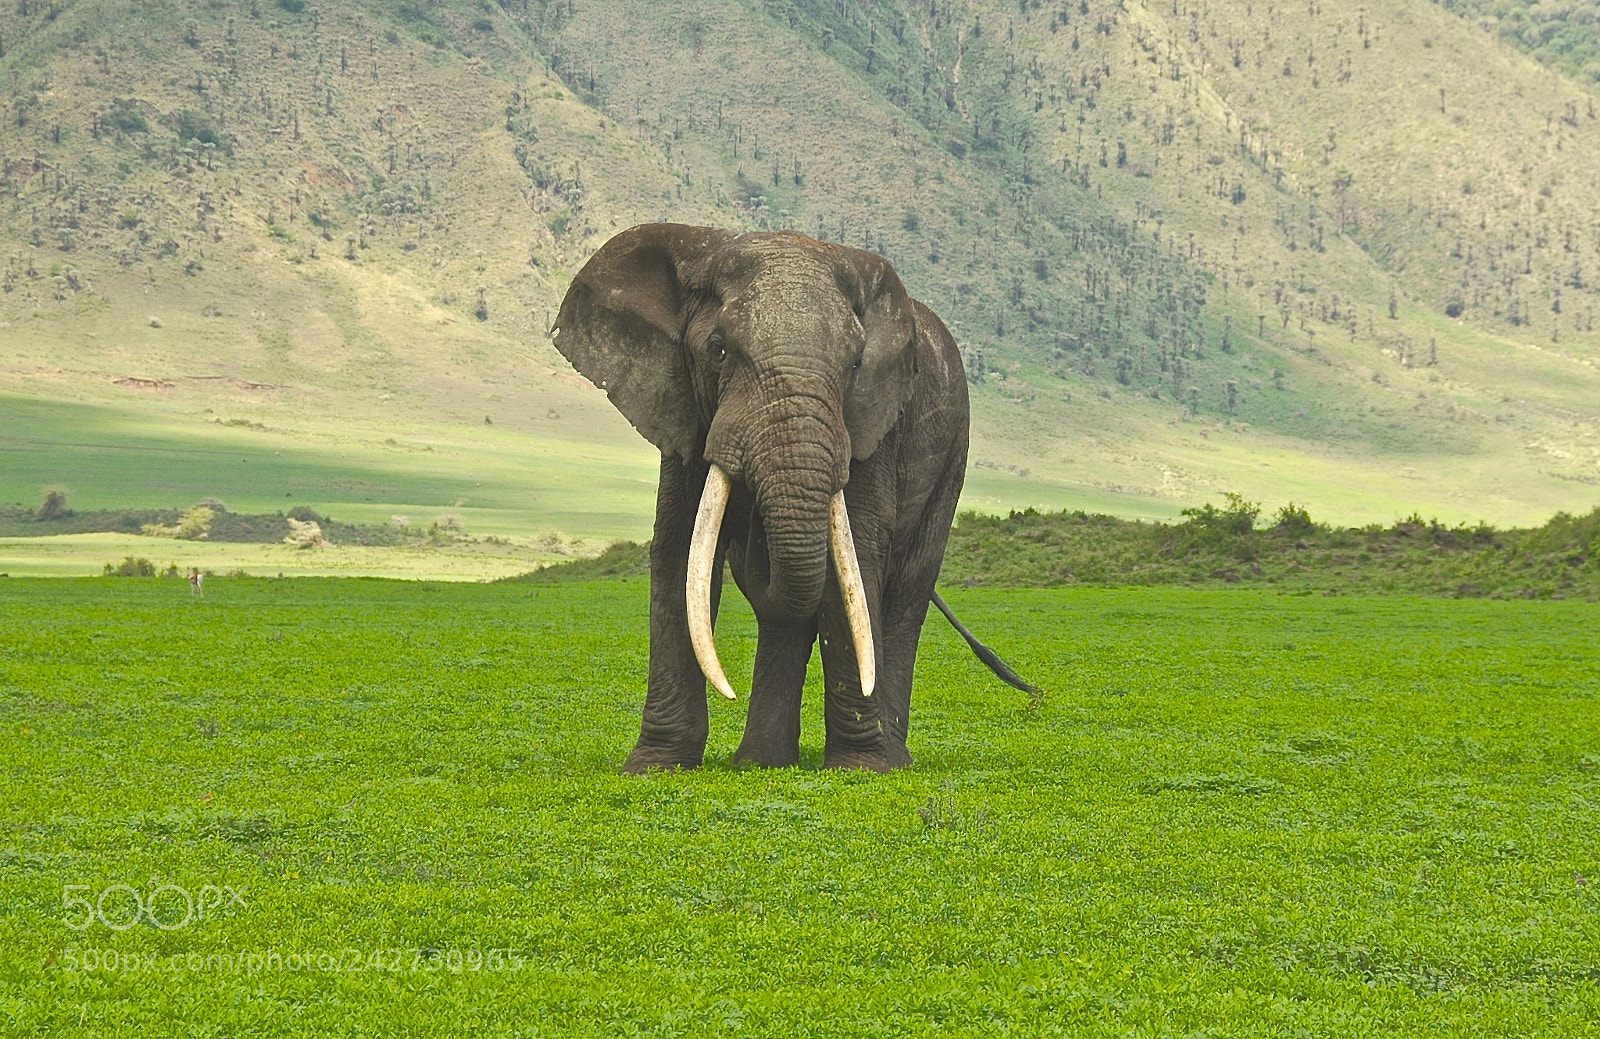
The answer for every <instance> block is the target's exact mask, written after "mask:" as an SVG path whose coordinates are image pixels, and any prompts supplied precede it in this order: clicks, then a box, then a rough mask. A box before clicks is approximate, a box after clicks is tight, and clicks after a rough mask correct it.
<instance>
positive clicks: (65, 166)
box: [0, 0, 1600, 535]
mask: <svg viewBox="0 0 1600 1039" xmlns="http://www.w3.org/2000/svg"><path fill="white" fill-rule="evenodd" d="M0 37H3V40H4V50H5V53H4V55H3V57H0V74H4V75H5V77H6V79H9V81H10V84H11V86H12V95H11V98H10V107H9V111H8V117H7V119H6V121H5V125H4V128H3V129H0V153H3V155H4V167H3V178H4V185H5V189H6V194H5V197H4V198H3V199H0V240H3V242H0V248H3V250H4V255H6V256H7V257H8V260H7V262H6V268H5V271H4V273H3V274H0V279H3V285H4V288H5V292H4V293H3V294H0V322H4V324H5V329H4V341H3V345H0V391H9V392H12V393H18V394H23V395H25V396H28V397H31V398H34V399H36V400H42V401H46V402H49V401H56V402H66V401H71V402H74V403H75V404H76V405H77V406H79V407H80V408H81V407H83V406H91V405H99V406H114V409H115V410H113V411H105V410H100V411H96V412H95V414H97V415H99V416H101V417H102V418H104V419H106V421H105V423H104V425H106V427H107V428H108V429H112V427H115V428H114V429H112V431H111V432H110V433H108V434H107V435H108V436H111V437H113V438H115V437H117V436H123V437H134V436H137V435H141V434H142V433H145V432H149V431H150V430H151V429H159V430H161V431H163V432H164V433H168V432H170V433H173V435H175V436H178V437H179V438H180V439H181V438H185V437H187V438H190V439H191V440H192V441H193V443H194V444H196V445H197V446H196V447H195V450H196V451H197V452H200V451H208V450H210V447H208V446H206V445H212V443H213V441H214V440H215V438H216V437H217V435H218V434H220V433H224V432H225V433H226V434H227V436H229V437H246V438H250V437H255V438H257V439H256V440H255V443H256V444H257V445H258V446H260V447H263V448H270V449H271V450H272V451H273V452H275V454H274V456H273V457H281V455H282V453H287V454H288V455H290V456H291V457H294V456H297V455H298V454H300V453H302V452H308V451H320V452H323V453H324V454H330V455H331V454H333V453H338V452H339V451H340V446H339V445H341V444H345V443H357V442H358V443H365V444H370V445H379V446H380V447H381V446H382V445H385V443H386V442H387V441H389V440H394V441H395V442H396V443H395V447H402V446H405V447H406V448H407V449H409V450H416V451H420V450H422V449H423V448H431V449H433V451H434V452H435V455H434V458H433V459H432V461H433V462H435V463H437V464H438V465H441V466H444V467H445V468H446V469H448V470H449V471H450V473H451V475H452V477H459V479H452V480H446V481H444V483H448V484H449V486H448V487H446V486H444V483H441V485H440V487H439V488H438V490H437V491H434V490H430V489H429V488H428V487H418V486H415V483H416V481H411V482H410V484H411V485H410V486H404V487H402V486H400V483H402V482H396V481H384V480H380V479H376V478H374V479H367V478H366V475H365V474H367V473H368V472H369V468H368V467H369V466H375V465H377V464H378V463H377V462H375V461H374V460H373V458H372V457H370V456H371V452H365V451H361V452H354V454H356V455H358V456H359V457H354V458H347V459H345V461H346V462H347V463H348V464H349V466H350V469H351V477H350V479H349V480H348V481H346V483H347V484H349V486H346V487H340V486H338V485H337V484H338V481H326V482H324V483H323V484H318V485H315V486H313V487H310V488H305V487H302V488H301V489H300V494H301V495H302V496H304V495H310V496H311V497H312V501H310V502H309V504H314V505H318V506H322V507H324V508H333V509H335V510H338V511H339V512H340V514H341V515H349V516H350V517H351V518H353V519H360V520H368V519H372V518H375V517H379V516H381V515H385V514H387V513H388V512H389V511H394V510H408V511H419V510H426V509H433V508H441V507H452V506H453V507H458V508H461V507H464V508H465V509H467V510H471V509H472V508H473V507H474V506H475V505H476V504H478V503H477V502H475V501H474V500H473V499H474V498H475V497H478V496H479V495H480V492H479V488H480V487H484V490H483V491H482V492H481V497H482V498H483V502H482V504H483V505H484V508H485V512H484V513H483V515H482V516H481V517H476V516H472V515H470V514H469V517H468V518H469V526H470V525H471V523H472V522H474V521H477V522H481V523H484V524H488V525H489V526H490V527H496V529H507V530H520V531H524V532H531V531H534V530H538V529H541V528H545V527H549V526H553V525H556V523H557V522H559V523H560V524H561V525H562V526H564V527H565V528H567V529H575V530H585V529H590V528H593V529H595V530H599V529H601V528H603V529H604V530H605V531H606V532H607V533H608V535H609V534H611V533H625V534H626V533H632V534H634V535H637V534H640V533H643V530H644V528H645V526H646V523H647V516H648V512H649V509H650V501H651V498H650V492H649V470H650V467H651V460H650V459H651V452H650V450H649V448H648V447H647V445H644V444H643V442H642V441H640V440H638V438H637V437H636V436H635V434H633V432H632V431H631V430H630V429H629V428H628V427H627V426H626V424H625V423H623V422H622V420H621V419H620V418H618V417H617V416H616V415H615V414H614V413H613V412H612V411H611V410H610V408H609V406H608V405H607V404H606V402H605V401H604V399H603V398H602V397H600V395H599V394H598V393H597V392H596V391H594V390H593V389H592V388H590V387H588V386H587V384H586V383H583V381H582V380H581V379H577V378H576V377H575V376H573V375H572V373H571V372H570V369H568V368H567V366H566V365H565V363H564V362H563V361H562V360H561V359H560V358H559V356H557V355H556V354H555V353H554V351H553V350H552V349H551V348H550V346H549V344H548V342H547V340H546V338H545V336H544V329H545V328H546V327H547V326H548V322H549V319H550V317H551V315H552V314H553V312H554V308H555V306H556V304H557V303H558V301H559V299H560V295H561V293H562V291H564V288H565V285H566V281H567V280H568V278H570V275H571V273H572V271H573V270H575V269H576V267H577V266H578V265H579V264H581V263H582V262H583V260H584V259H585V258H586V257H587V256H588V254H589V253H590V252H591V251H592V250H593V249H594V248H596V247H598V246H599V244H600V243H601V242H603V241H604V240H605V239H606V238H607V237H608V236H609V235H610V234H612V233H614V232H615V231H616V230H620V229H621V228H623V227H626V226H629V225H631V224H633V223H636V222H639V221H641V220H650V219H673V220H685V221H690V222H698V223H712V224H719V225H723V226H733V227H751V228H755V227H773V226H792V227H796V228H799V229H800V230H803V231H806V232H807V233H812V234H818V235H820V236H823V237H827V238H830V239H834V240H844V241H848V242H849V243H851V244H854V245H863V246H866V247H869V248H873V249H876V250H878V251H880V252H883V253H884V254H885V255H887V256H889V258H890V259H891V260H893V261H894V262H895V263H896V264H897V266H899V267H900V269H901V271H902V274H903V275H904V277H905V279H906V281H907V283H908V284H909V285H910V286H911V287H912V289H913V291H914V292H915V293H916V294H917V295H919V296H920V297H921V298H923V299H925V300H927V301H928V302H929V303H930V304H931V305H933V306H934V307H935V309H937V310H938V311H939V312H940V313H941V314H943V315H944V316H945V317H946V318H947V319H948V321H949V322H950V324H951V326H952V328H954V329H955V331H956V332H957V335H958V338H960V340H961V341H962V343H963V346H964V348H965V349H966V351H967V354H968V366H969V372H970V373H971V378H972V380H973V383H974V385H973V390H974V410H975V418H974V424H975V429H974V451H973V469H972V475H971V478H970V480H969V495H968V504H969V505H975V506H977V507H980V508H982V507H989V508H997V507H1001V508H1003V507H1006V506H1013V505H1017V506H1020V505H1024V504H1037V505H1041V506H1047V507H1057V508H1059V507H1062V506H1066V505H1071V506H1073V507H1084V508H1088V509H1090V510H1109V511H1116V512H1119V513H1121V514H1124V515H1144V516H1154V517H1170V516H1172V515H1175V514H1176V512H1177V510H1178V509H1179V508H1181V507H1182V506H1183V505H1185V504H1192V503H1194V502H1196V501H1198V500H1201V499H1203V498H1204V497H1206V496H1207V495H1208V494H1215V492H1216V491H1218V490H1220V489H1233V490H1239V491H1241V492H1244V493H1246V494H1248V495H1249V496H1251V497H1253V498H1256V499H1260V500H1263V501H1265V502H1266V503H1267V505H1268V507H1269V508H1270V507H1275V506H1276V505H1278V504H1281V503H1283V502H1284V501H1286V500H1290V499H1293V500H1295V501H1298V502H1302V503H1305V504H1308V505H1310V506H1311V507H1312V508H1313V511H1315V512H1316V513H1317V514H1318V515H1319V516H1327V517H1328V518H1330V519H1332V520H1335V521H1338V522H1352V523H1353V522H1365V521H1372V520H1379V521H1387V520H1392V519H1394V518H1396V517H1397V516H1400V515H1405V514H1408V513H1410V512H1411V511H1413V510H1414V509H1421V510H1423V511H1424V512H1427V513H1430V514H1432V513H1437V514H1438V515H1439V516H1440V518H1442V519H1445V520H1447V521H1451V522H1454V521H1458V520H1474V519H1479V518H1484V519H1488V520H1491V521H1494V522H1515V523H1526V522H1534V521H1538V520H1542V519H1543V518H1544V517H1545V516H1547V515H1548V514H1549V513H1551V512H1553V511H1555V510H1556V509H1559V508H1566V509H1569V510H1573V511H1586V510H1587V508H1588V507H1589V506H1591V505H1592V503H1593V501H1594V499H1595V497H1596V490H1595V487H1596V484H1597V481H1600V443H1597V442H1596V440H1595V439H1594V437H1595V433H1596V430H1597V428H1600V416H1597V414H1596V411H1597V404H1596V402H1597V401H1600V370H1597V369H1596V357H1597V355H1600V349H1597V342H1600V340H1597V336H1600V333H1596V332H1594V330H1593V329H1592V312H1593V309H1594V305H1593V304H1594V295H1595V292H1596V288H1595V283H1596V280H1597V279H1600V233H1597V232H1596V230H1595V228H1596V226H1597V216H1600V186H1597V184H1596V183H1595V182H1594V178H1593V176H1592V174H1591V173H1589V172H1588V171H1589V170H1592V169H1593V168H1596V162H1595V159H1596V157H1597V154H1600V121H1597V120H1596V118H1595V116H1594V114H1593V111H1594V108H1593V104H1592V96H1591V95H1589V94H1587V93H1585V92H1584V90H1583V88H1581V87H1580V86H1579V85H1577V84H1576V83H1574V82H1572V81H1569V80H1567V79H1564V78H1562V77H1561V75H1560V74H1558V73H1556V72H1553V71H1550V70H1548V69H1545V68H1543V67H1541V66H1540V65H1539V64H1538V63H1536V62H1535V61H1533V60H1532V59H1530V58H1529V57H1527V56H1525V55H1523V54H1522V53H1520V52H1519V51H1517V50H1515V49H1514V48H1512V47H1511V46H1509V45H1507V44H1506V43H1504V42H1501V41H1500V40H1499V38H1498V37H1496V36H1494V35H1492V34H1489V33H1486V32H1484V31H1483V30H1482V29H1480V28H1479V27H1477V25H1476V24H1475V23H1474V22H1472V21H1470V20H1468V19H1467V18H1465V17H1460V16H1457V15H1454V14H1451V13H1450V12H1448V11H1445V10H1442V9H1439V8H1436V7H1433V6H1432V5H1428V4H1422V3H1418V2H1413V0H1387V2H1385V3H1381V4H1369V5H1366V6H1365V7H1363V8H1360V9H1357V8H1355V7H1353V6H1349V7H1347V6H1340V7H1337V8H1335V7H1333V6H1329V5H1323V4H1313V5H1310V6H1309V7H1307V8H1305V9H1295V10H1292V11H1290V10H1279V9H1277V8H1276V7H1273V8H1270V9H1268V10H1257V9H1256V7H1255V5H1253V4H1251V3H1247V2H1245V0H1230V2H1224V3H1211V4H1208V5H1205V6H1204V7H1193V6H1185V5H1184V4H1183V3H1181V2H1180V3H1177V4H1174V5H1172V6H1170V7H1167V6H1159V5H1158V7H1145V6H1143V5H1141V4H1138V3H1134V2H1132V0H1129V2H1126V3H1119V4H1112V3H1107V2H1104V0H1098V2H1091V0H1080V2H1077V3H1071V4H1067V3H1061V2H1055V3H1048V4H1040V3H1034V2H1033V0H1025V2H1023V3H1021V4H1020V5H1010V4H1007V5H1001V4H988V3H984V2H976V0H975V2H971V3H960V4H955V3H939V2H935V3H932V4H921V3H918V4H900V3H894V2H883V3H877V4H860V3H850V2H839V3H826V4H820V3H809V2H799V3H779V2H772V3H761V2H757V0H748V2H746V0H694V2H691V3H684V4H677V5H672V6H671V8H670V9H668V10H666V11H663V10H661V9H660V8H659V7H657V6H654V5H649V4H646V3H643V2H631V0H620V2H616V3H606V4H579V3H559V4H548V3H539V2H537V0H535V2H528V3H524V2H508V3H505V4H503V5H499V6H496V5H489V4H478V5H474V4H467V3H453V2H441V3H432V4H420V3H418V4H403V5H400V6H398V7H393V8H391V7H389V6H387V5H380V4H377V3H364V2H358V3H342V4H338V5H324V6H323V7H321V8H318V7H314V6H306V5H304V4H301V3H299V2H297V0H283V2H281V3H278V4H267V3H262V2H241V3H226V2H213V3H210V4H207V5H204V6H199V5H191V4H183V3H177V2H171V0H167V2H162V0H154V2H145V3H140V4H137V5H134V4H126V3H121V2H118V0H78V2H77V3H57V4H54V5H49V6H41V5H32V4H25V5H13V6H9V7H7V8H6V9H5V10H4V11H0ZM3 82H4V80H0V83H3ZM1441 89H1442V90H1443V94H1441V93H1440V90H1441ZM1469 156H1470V159H1469V158H1468V157H1469ZM0 406H3V405H0ZM7 407H8V411H10V413H11V414H18V415H20V414H21V411H20V410H17V409H15V408H14V407H11V406H7ZM30 414H32V412H30ZM67 414H68V413H67V412H62V413H61V415H62V416H63V417H62V418H61V423H62V424H63V425H70V422H71V420H69V419H68V418H66V417H64V416H66V415H67ZM113 417H114V418H115V419H116V421H115V422H112V421H110V419H111V418H113ZM41 421H43V420H41ZM219 421H220V422H221V423H228V422H233V423H236V425H235V426H232V427H220V428H219V425H218V423H219ZM43 424H44V425H45V426H49V425H50V422H48V421H43ZM13 425H14V424H13V423H7V428H6V429H5V430H3V431H0V436H3V437H5V438H6V443H5V444H4V445H3V446H4V447H5V448H6V450H5V451H4V452H3V453H0V499H31V498H34V497H35V496H36V495H37V494H38V493H39V492H40V490H41V489H42V487H43V486H44V485H45V484H47V483H64V484H66V485H67V486H68V487H69V489H70V490H71V491H72V493H73V494H74V495H76V496H78V497H79V498H80V499H82V500H83V502H84V504H89V505H94V504H102V505H106V506H137V505H147V506H157V505H160V506H170V505H173V504H181V503H180V502H173V501H168V500H164V499H163V500H156V498H157V497H158V496H159V495H160V493H163V492H160V491H159V488H161V487H162V486H167V485H170V484H171V483H172V482H173V481H170V480H169V481H166V482H165V483H163V481H160V480H151V481H149V482H148V485H149V487H150V488H151V489H150V491H149V494H150V496H151V497H150V500H136V501H130V500H126V493H124V495H123V497H122V498H121V499H119V500H116V501H111V500H106V499H97V498H96V496H97V495H98V494H99V493H100V492H99V490H98V484H97V479H96V476H95V473H94V472H93V471H92V470H90V469H86V468H82V467H77V468H75V467H74V465H73V464H72V462H71V458H70V456H66V455H63V454H62V453H61V452H59V451H57V450H55V449H54V448H53V447H52V444H51V442H50V440H49V438H48V437H44V438H35V439H33V440H29V441H24V440H23V439H22V438H20V437H19V436H18V435H17V434H16V433H15V432H14V431H13V429H12V428H11V427H12V426H13ZM117 430H120V431H121V432H120V433H119V432H117ZM346 454H350V452H346ZM557 456H559V457H560V458H561V459H562V464H563V465H567V466H570V467H571V468H572V470H573V471H574V472H575V473H585V474H588V475H589V476H591V477H593V478H596V479H603V480H606V481H610V484H608V485H615V486H616V487H617V488H618V490H617V493H616V494H615V495H610V494H607V495H604V496H601V497H600V498H598V499H597V500H596V501H595V502H593V503H592V504H591V505H589V506H587V509H586V506H585V504H584V503H583V502H581V501H580V502H577V503H574V502H572V501H570V500H564V501H563V504H562V511H561V512H560V519H559V520H556V519H555V515H556V513H555V512H554V511H553V510H551V509H550V508H548V507H547V503H546V502H544V501H541V500H540V499H542V498H546V497H548V496H547V495H543V494H540V493H537V492H535V491H532V490H530V487H532V485H535V484H539V483H540V481H541V480H545V479H546V476H545V475H544V473H545V467H546V465H547V464H548V463H547V462H545V461H541V459H550V458H554V457H557ZM171 457H173V458H175V459H182V458H183V457H184V456H183V455H182V452H181V451H180V452H179V453H178V454H176V455H173V456H171ZM241 457H244V456H243V455H241ZM321 460H322V459H321V458H319V459H318V461H319V462H320V461H321ZM175 464H176V465H177V466H178V468H179V469H183V468H185V467H184V465H183V463H182V462H181V461H179V462H177V463H175ZM52 465H55V466H56V467H57V468H56V470H55V474H54V475H52V476H50V477H49V478H48V479H41V476H43V475H44V474H45V473H48V472H50V471H51V469H50V467H51V466H52ZM370 471H371V472H377V471H379V470H376V469H373V470H370ZM208 479H209V480H210V483H211V484H212V486H209V487H208V488H207V489H206V490H205V492H204V493H211V494H217V495H219V496H222V497H225V498H228V499H229V500H230V504H235V506H236V507H249V508H255V507H263V506H266V505H268V504H269V502H271V501H277V502H278V503H279V505H280V506H281V505H282V504H283V502H282V497H283V494H284V493H288V494H293V493H295V491H294V489H293V488H289V487H287V486H286V487H285V488H283V489H282V490H281V491H280V489H279V488H278V487H277V486H276V484H274V483H273V482H272V481H270V480H269V481H265V482H264V481H261V480H259V479H256V478H254V477H253V476H252V473H251V470H249V469H248V463H243V462H241V463H240V464H239V465H237V466H234V467H232V468H226V467H216V472H215V473H214V475H212V476H210V477H208ZM580 479H583V477H580ZM469 481H470V485H471V486H470V487H468V488H467V491H466V493H463V492H462V486H464V485H465V484H466V483H468V482H469ZM178 482H181V481H178ZM486 482H487V484H488V486H487V487H485V483H486ZM216 484H222V486H216ZM358 484H359V485H360V486H357V485H358ZM352 488H354V489H352ZM580 497H581V496H580ZM295 501H296V502H301V501H302V498H300V497H297V498H296V499H295ZM574 504H575V505H576V507H575V508H570V507H569V506H573V505H574ZM352 510H354V511H352ZM362 510H366V511H365V512H363V511H362ZM619 517H626V518H619ZM485 529H488V528H485Z"/></svg>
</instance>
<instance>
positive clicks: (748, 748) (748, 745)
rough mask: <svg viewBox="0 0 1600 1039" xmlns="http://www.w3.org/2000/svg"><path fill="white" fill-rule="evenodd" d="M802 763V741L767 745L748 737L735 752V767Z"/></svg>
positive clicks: (791, 765)
mask: <svg viewBox="0 0 1600 1039" xmlns="http://www.w3.org/2000/svg"><path fill="white" fill-rule="evenodd" d="M798 764H800V743H799V741H795V743H794V744H793V745H789V744H784V745H767V744H762V743H752V742H751V741H749V740H748V739H747V740H745V741H744V742H742V743H740V744H739V749H738V750H736V751H734V752H733V767H734V768H793V767H794V766H796V765H798Z"/></svg>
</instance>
